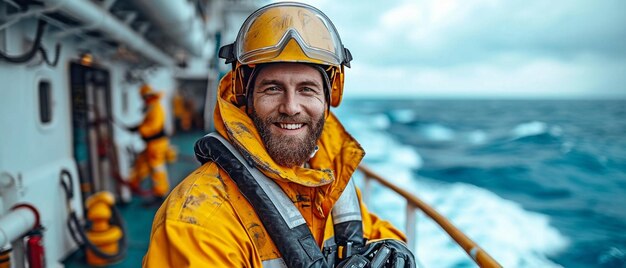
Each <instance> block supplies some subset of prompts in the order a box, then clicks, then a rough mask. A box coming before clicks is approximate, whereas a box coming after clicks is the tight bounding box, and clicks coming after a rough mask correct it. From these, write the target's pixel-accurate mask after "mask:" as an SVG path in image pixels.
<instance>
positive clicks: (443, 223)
mask: <svg viewBox="0 0 626 268" xmlns="http://www.w3.org/2000/svg"><path fill="white" fill-rule="evenodd" d="M359 170H360V171H361V172H363V174H364V177H365V186H364V187H363V199H364V200H366V201H367V199H368V197H369V193H370V190H371V189H370V188H371V180H375V181H377V182H379V183H380V184H382V185H384V186H385V187H387V188H389V189H391V190H393V191H394V192H396V193H397V194H398V195H400V196H402V197H403V198H404V199H405V200H406V202H407V206H406V236H407V242H408V246H409V248H410V249H411V250H412V251H414V252H415V249H416V247H415V246H416V243H417V241H416V234H415V228H416V226H417V225H416V217H415V216H416V212H417V211H416V210H417V209H419V210H422V211H423V212H424V214H426V216H428V217H429V218H431V219H433V221H435V222H436V223H437V224H438V225H439V226H440V227H441V228H442V229H443V230H444V231H445V232H446V233H448V235H450V237H451V238H452V239H453V240H454V241H456V243H457V244H458V245H459V246H461V247H462V248H463V250H465V253H467V255H469V256H470V257H471V258H472V260H474V262H475V263H476V264H477V265H478V266H480V267H488V268H492V267H502V266H501V265H500V264H499V263H498V262H497V261H496V260H495V259H493V258H492V257H491V256H490V255H489V254H488V253H487V252H485V251H484V250H483V249H482V248H480V247H479V246H478V245H477V244H476V243H475V242H474V241H472V240H471V239H470V238H469V237H467V236H466V235H465V234H464V233H463V232H461V231H460V230H459V229H458V228H456V227H455V226H454V225H453V224H452V223H450V221H448V220H447V219H446V218H445V217H444V216H442V215H441V214H439V212H437V211H436V210H435V209H433V208H432V207H431V206H429V205H428V204H426V203H425V202H424V201H422V200H421V199H419V198H417V197H416V196H415V195H413V194H411V193H409V192H407V191H406V190H404V189H402V188H400V187H398V186H396V185H394V184H393V183H391V182H389V181H387V180H386V179H384V178H383V177H381V176H380V175H378V174H376V173H374V172H373V171H372V170H370V169H369V168H367V167H365V166H362V165H361V166H359Z"/></svg>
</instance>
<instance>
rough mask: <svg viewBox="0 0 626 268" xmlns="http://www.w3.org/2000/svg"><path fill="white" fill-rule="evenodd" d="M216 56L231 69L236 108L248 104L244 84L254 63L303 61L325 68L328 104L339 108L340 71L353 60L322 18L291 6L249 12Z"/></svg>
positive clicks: (317, 12)
mask: <svg viewBox="0 0 626 268" xmlns="http://www.w3.org/2000/svg"><path fill="white" fill-rule="evenodd" d="M219 56H220V57H221V58H224V59H226V63H227V64H228V63H232V64H233V75H232V79H233V81H232V82H233V83H232V90H233V93H234V95H235V96H236V98H237V99H236V100H235V101H236V102H237V104H238V105H240V106H243V105H245V104H246V103H245V101H244V100H245V99H246V86H247V82H248V81H247V79H249V78H250V76H251V73H252V72H253V69H254V66H255V65H256V64H263V63H273V62H301V63H311V64H315V65H319V66H322V67H323V71H325V73H326V75H324V77H325V79H328V81H326V82H327V84H328V86H329V87H330V88H328V91H329V92H328V95H327V98H328V99H329V101H330V102H329V104H330V105H332V106H333V107H337V106H338V105H339V103H340V102H341V97H342V94H343V81H344V66H347V67H350V61H351V60H352V55H351V54H350V51H349V50H348V49H347V48H345V47H344V46H343V44H342V43H341V39H340V38H339V34H338V33H337V29H336V28H335V26H334V25H333V23H332V22H331V21H330V19H329V18H328V17H327V16H326V15H324V13H322V12H321V11H320V10H318V9H316V8H315V7H312V6H310V5H307V4H302V3H293V2H280V3H274V4H270V5H267V6H264V7H262V8H260V9H258V10H257V11H255V12H254V13H252V14H251V15H250V16H249V17H248V18H247V19H246V21H245V22H244V23H243V25H242V27H241V29H240V30H239V34H238V35H237V39H236V40H235V42H234V43H232V44H229V45H226V46H223V47H222V48H220V52H219Z"/></svg>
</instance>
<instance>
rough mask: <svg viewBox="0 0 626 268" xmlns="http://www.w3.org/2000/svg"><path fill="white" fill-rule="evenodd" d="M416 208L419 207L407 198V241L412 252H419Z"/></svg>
mask: <svg viewBox="0 0 626 268" xmlns="http://www.w3.org/2000/svg"><path fill="white" fill-rule="evenodd" d="M415 210H417V207H416V206H415V205H413V203H411V202H409V200H407V202H406V242H407V246H408V247H409V250H411V252H413V253H417V247H416V246H417V234H416V230H415V229H416V228H417V222H416V220H417V217H416V214H417V213H415Z"/></svg>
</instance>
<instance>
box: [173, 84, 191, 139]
mask: <svg viewBox="0 0 626 268" xmlns="http://www.w3.org/2000/svg"><path fill="white" fill-rule="evenodd" d="M192 104H193V103H192V102H189V101H187V100H186V99H185V97H184V96H183V94H182V93H181V92H180V91H178V92H177V93H176V94H175V95H174V98H172V109H173V111H174V118H176V121H177V122H178V124H179V126H180V129H181V130H183V131H189V130H191V123H192V119H193V112H192V111H193V107H191V105H192Z"/></svg>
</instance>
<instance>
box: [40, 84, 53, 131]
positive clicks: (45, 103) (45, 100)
mask: <svg viewBox="0 0 626 268" xmlns="http://www.w3.org/2000/svg"><path fill="white" fill-rule="evenodd" d="M51 89H52V86H51V85H50V81H46V80H42V81H39V120H40V121H41V123H44V124H45V123H50V121H52V95H51Z"/></svg>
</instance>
